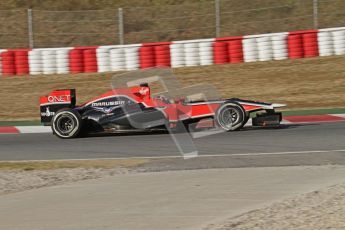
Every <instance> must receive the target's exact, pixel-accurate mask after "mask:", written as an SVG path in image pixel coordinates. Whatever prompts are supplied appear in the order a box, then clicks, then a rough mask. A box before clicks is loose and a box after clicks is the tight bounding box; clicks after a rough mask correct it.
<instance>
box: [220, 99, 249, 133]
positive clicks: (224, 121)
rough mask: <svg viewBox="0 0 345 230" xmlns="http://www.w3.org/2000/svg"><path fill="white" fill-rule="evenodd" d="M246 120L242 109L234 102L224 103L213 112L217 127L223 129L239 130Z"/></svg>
mask: <svg viewBox="0 0 345 230" xmlns="http://www.w3.org/2000/svg"><path fill="white" fill-rule="evenodd" d="M246 121H248V120H247V116H246V113H245V111H244V109H243V108H242V106H241V105H239V104H236V103H224V104H223V105H221V106H220V107H219V109H218V110H217V112H216V114H215V123H216V125H217V127H218V128H221V129H223V130H225V131H234V130H239V129H241V128H242V127H243V126H244V125H245V123H246Z"/></svg>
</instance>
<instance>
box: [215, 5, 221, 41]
mask: <svg viewBox="0 0 345 230" xmlns="http://www.w3.org/2000/svg"><path fill="white" fill-rule="evenodd" d="M215 19H216V37H219V36H220V0H215Z"/></svg>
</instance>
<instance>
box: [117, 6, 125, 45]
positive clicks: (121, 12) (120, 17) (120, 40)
mask: <svg viewBox="0 0 345 230" xmlns="http://www.w3.org/2000/svg"><path fill="white" fill-rule="evenodd" d="M118 22H119V24H118V30H119V43H120V45H123V44H124V38H123V36H124V34H123V10H122V8H119V9H118Z"/></svg>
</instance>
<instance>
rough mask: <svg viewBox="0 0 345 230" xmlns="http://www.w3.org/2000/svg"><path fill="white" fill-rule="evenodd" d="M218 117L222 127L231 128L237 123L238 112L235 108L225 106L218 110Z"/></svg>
mask: <svg viewBox="0 0 345 230" xmlns="http://www.w3.org/2000/svg"><path fill="white" fill-rule="evenodd" d="M218 119H219V124H220V125H221V126H222V127H224V128H226V129H231V128H232V126H233V125H235V124H237V123H238V121H239V119H240V114H239V111H238V110H237V109H234V108H229V107H226V108H224V109H223V110H221V111H220V113H219V117H218Z"/></svg>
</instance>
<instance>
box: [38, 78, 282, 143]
mask: <svg viewBox="0 0 345 230" xmlns="http://www.w3.org/2000/svg"><path fill="white" fill-rule="evenodd" d="M282 106H285V105H283V104H270V103H263V102H256V101H249V100H242V99H238V98H230V99H219V100H208V101H202V100H199V101H195V100H194V101H192V100H188V99H187V98H177V99H176V98H167V97H164V96H156V97H152V95H151V92H150V87H149V85H148V84H147V83H144V84H140V86H135V87H130V88H123V89H114V90H111V91H109V92H107V93H105V94H103V95H101V96H99V97H97V98H95V99H93V100H91V101H89V102H87V103H84V104H82V105H79V106H76V92H75V89H67V90H54V91H52V92H51V93H50V94H49V95H47V96H43V97H41V98H40V111H41V122H42V123H43V124H44V125H50V126H51V127H52V130H53V133H54V134H55V135H56V136H58V137H60V138H65V139H67V138H74V137H78V136H80V135H82V134H85V133H93V132H127V131H142V130H146V131H148V130H150V131H152V130H162V129H165V130H167V129H171V130H176V129H179V128H181V127H182V126H183V127H186V129H187V130H188V129H189V128H190V127H192V124H198V122H200V121H202V120H205V119H208V120H211V121H212V122H211V124H212V125H211V126H212V127H209V128H215V129H221V130H224V131H233V130H239V129H241V128H242V127H243V126H244V125H245V124H246V122H247V121H248V119H249V118H250V114H251V113H256V116H255V117H254V118H253V119H252V122H253V125H254V126H269V125H279V124H280V122H281V120H282V114H281V113H278V112H275V109H276V108H278V107H282ZM181 125H182V126H181ZM193 127H195V126H193ZM186 129H184V130H186Z"/></svg>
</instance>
